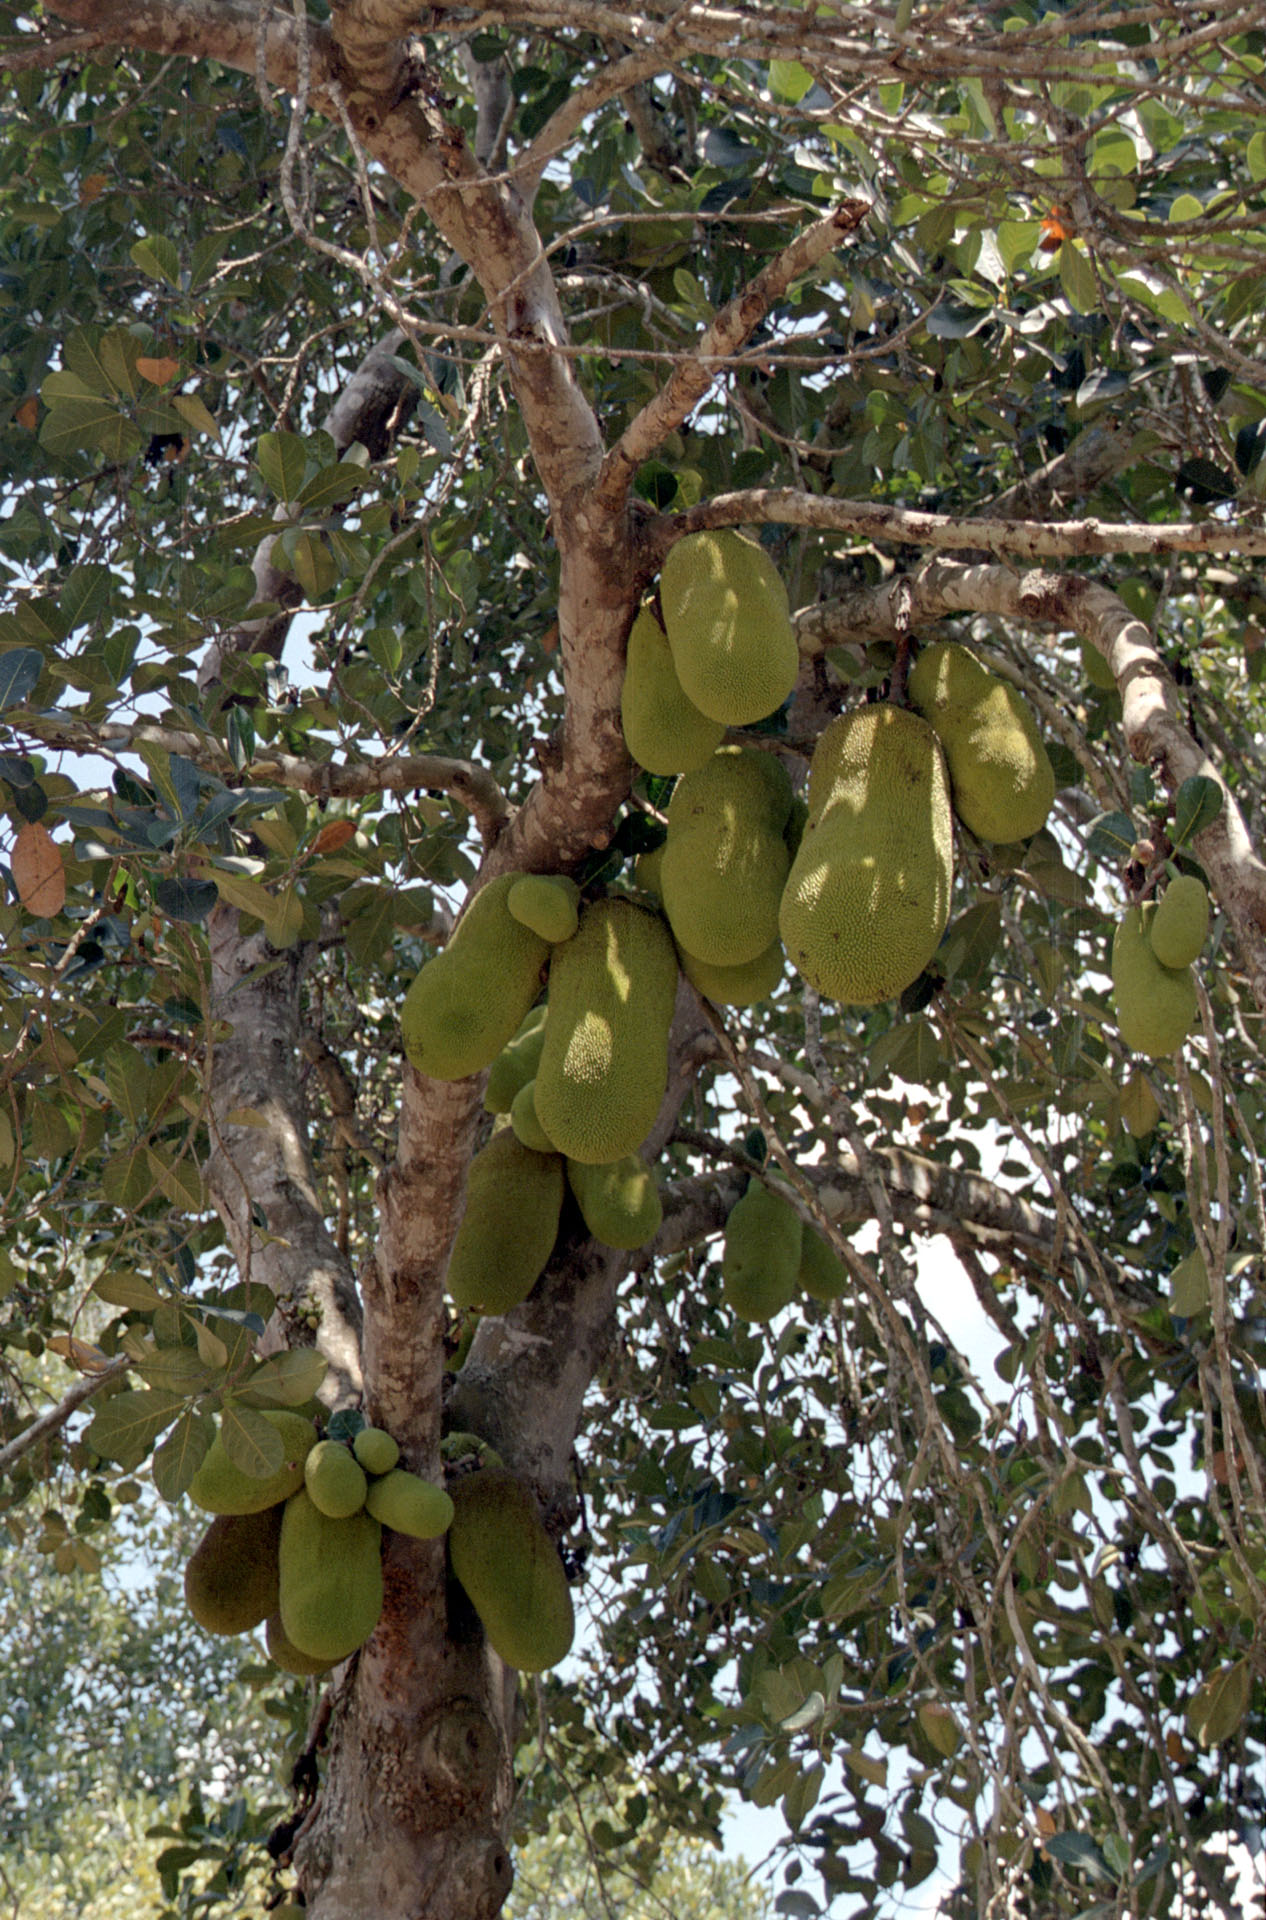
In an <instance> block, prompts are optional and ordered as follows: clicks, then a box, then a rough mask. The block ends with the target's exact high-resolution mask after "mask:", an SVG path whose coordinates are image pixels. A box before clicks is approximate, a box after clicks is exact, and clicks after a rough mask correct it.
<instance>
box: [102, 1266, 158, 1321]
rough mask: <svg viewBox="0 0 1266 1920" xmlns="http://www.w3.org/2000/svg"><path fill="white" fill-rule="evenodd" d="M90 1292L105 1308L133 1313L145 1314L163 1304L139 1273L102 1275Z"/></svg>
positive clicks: (154, 1288) (155, 1288)
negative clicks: (123, 1309)
mask: <svg viewBox="0 0 1266 1920" xmlns="http://www.w3.org/2000/svg"><path fill="white" fill-rule="evenodd" d="M92 1291H93V1292H94V1293H95V1294H96V1296H97V1298H98V1300H104V1301H105V1302H106V1305H107V1306H111V1307H123V1308H125V1309H127V1310H130V1311H132V1312H135V1313H147V1312H149V1310H150V1309H151V1308H153V1307H159V1306H161V1305H162V1303H163V1295H162V1294H161V1293H160V1292H159V1291H158V1288H157V1287H155V1286H153V1285H152V1284H151V1282H150V1281H148V1280H146V1279H144V1278H143V1277H142V1276H141V1275H140V1274H139V1273H127V1272H122V1273H119V1272H112V1273H103V1274H100V1275H99V1276H98V1278H97V1279H96V1280H94V1281H93V1283H92Z"/></svg>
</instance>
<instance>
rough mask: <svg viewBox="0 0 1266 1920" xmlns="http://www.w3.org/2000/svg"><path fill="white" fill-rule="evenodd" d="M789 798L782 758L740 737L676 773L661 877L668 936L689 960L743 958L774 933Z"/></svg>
mask: <svg viewBox="0 0 1266 1920" xmlns="http://www.w3.org/2000/svg"><path fill="white" fill-rule="evenodd" d="M791 804H792V792H791V781H790V780H789V779H788V777H787V771H786V769H785V767H784V766H783V764H782V762H781V760H779V759H777V758H775V756H774V755H772V754H767V753H755V752H752V751H750V750H749V749H747V748H746V747H722V748H721V749H720V751H719V752H717V753H714V754H713V756H712V758H711V760H709V762H708V764H707V766H706V767H701V768H700V769H699V771H698V773H687V774H684V775H683V776H682V778H681V779H680V780H679V781H678V782H677V785H676V787H675V788H674V789H673V797H672V799H671V800H670V801H669V804H668V839H667V841H666V842H665V845H664V861H663V865H662V867H661V868H660V883H661V887H662V890H663V897H664V912H665V914H666V915H667V918H668V923H669V925H670V926H671V927H672V930H673V937H674V938H675V940H676V942H677V944H678V946H679V947H683V948H684V949H685V951H686V952H687V953H689V954H693V956H694V958H695V959H696V960H702V961H703V962H704V964H705V965H707V966H714V967H742V966H746V965H747V963H748V962H749V961H752V960H755V959H756V958H757V957H758V956H759V955H761V954H763V953H765V952H766V951H767V950H768V948H769V946H770V944H771V942H772V941H774V940H776V939H777V937H778V905H779V901H780V900H781V899H782V890H783V887H784V886H785V885H786V880H787V870H788V868H789V866H790V865H791V857H790V855H789V854H788V852H787V845H786V842H785V840H784V839H783V828H784V827H785V826H786V824H787V821H788V818H789V817H790V814H791Z"/></svg>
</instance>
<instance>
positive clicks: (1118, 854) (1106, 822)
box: [1086, 813, 1138, 865]
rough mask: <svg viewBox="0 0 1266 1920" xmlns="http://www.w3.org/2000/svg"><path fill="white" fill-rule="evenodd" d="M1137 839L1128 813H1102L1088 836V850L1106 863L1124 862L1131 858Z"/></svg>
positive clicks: (1116, 863)
mask: <svg viewBox="0 0 1266 1920" xmlns="http://www.w3.org/2000/svg"><path fill="white" fill-rule="evenodd" d="M1137 839H1138V835H1137V834H1136V832H1135V831H1134V822H1133V820H1131V818H1130V816H1129V814H1128V813H1101V814H1100V815H1099V818H1098V819H1097V820H1096V821H1095V822H1094V823H1093V825H1092V826H1091V829H1090V832H1089V834H1088V836H1087V838H1086V851H1087V853H1090V854H1093V855H1094V857H1095V859H1096V860H1102V861H1103V862H1104V864H1105V865H1118V864H1124V862H1125V861H1127V860H1129V859H1130V858H1131V856H1132V854H1133V852H1134V844H1135V841H1136V840H1137Z"/></svg>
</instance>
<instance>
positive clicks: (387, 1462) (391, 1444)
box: [352, 1427, 400, 1473]
mask: <svg viewBox="0 0 1266 1920" xmlns="http://www.w3.org/2000/svg"><path fill="white" fill-rule="evenodd" d="M352 1452H353V1453H354V1454H355V1455H356V1458H357V1460H358V1461H359V1462H360V1464H361V1466H362V1467H363V1468H364V1469H365V1472H366V1473H390V1472H391V1469H392V1468H393V1467H394V1466H395V1465H396V1463H397V1462H398V1461H399V1458H400V1446H399V1443H398V1442H397V1441H395V1440H393V1439H392V1437H391V1435H390V1434H389V1433H385V1432H384V1431H383V1429H382V1428H381V1427H362V1428H361V1430H360V1432H359V1433H358V1434H357V1436H356V1438H355V1439H354V1440H353V1441H352Z"/></svg>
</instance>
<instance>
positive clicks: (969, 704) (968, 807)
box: [908, 640, 1055, 841]
mask: <svg viewBox="0 0 1266 1920" xmlns="http://www.w3.org/2000/svg"><path fill="white" fill-rule="evenodd" d="M908 684H909V691H910V701H911V704H912V705H913V706H915V707H917V708H918V710H919V712H920V713H921V714H922V715H923V717H924V719H925V720H926V721H927V722H928V723H929V725H930V726H932V727H933V728H934V729H935V731H936V735H937V738H938V739H939V740H940V743H941V747H942V750H943V752H944V754H945V758H946V761H947V763H948V765H949V776H950V788H951V791H952V794H953V799H954V811H955V813H957V815H958V817H959V819H960V820H961V821H962V822H963V824H964V826H967V827H970V828H971V830H972V832H973V833H974V834H975V835H976V836H977V838H978V839H980V840H994V841H1009V840H1027V839H1028V838H1029V836H1030V834H1034V833H1036V832H1037V831H1038V829H1039V827H1042V826H1044V825H1045V823H1046V816H1047V814H1048V813H1049V812H1050V810H1051V802H1052V801H1053V800H1054V798H1055V774H1054V772H1053V770H1052V767H1051V763H1050V759H1049V758H1048V756H1047V752H1046V748H1045V747H1044V746H1043V745H1042V742H1041V740H1040V738H1039V736H1038V731H1037V722H1036V721H1035V720H1034V718H1033V715H1032V713H1031V711H1030V710H1029V707H1028V705H1027V704H1026V702H1025V701H1024V700H1023V699H1022V698H1021V697H1020V695H1019V694H1018V693H1017V692H1016V690H1015V688H1014V687H1012V686H1009V685H1008V683H1007V682H1006V681H1005V680H1000V679H999V678H998V675H997V674H996V673H990V671H989V669H988V668H987V667H984V666H982V665H981V663H980V661H979V660H977V658H976V656H975V654H974V653H971V652H970V651H969V650H968V648H966V647H960V646H957V645H956V644H955V643H954V642H953V641H945V640H938V641H935V642H934V643H933V645H932V646H930V647H924V649H923V651H922V652H921V653H920V655H919V657H918V659H917V660H916V661H915V664H914V666H913V668H912V669H911V672H910V679H909V683H908Z"/></svg>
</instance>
